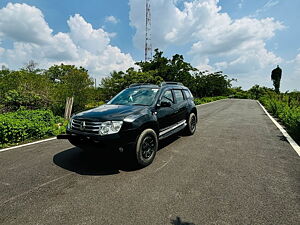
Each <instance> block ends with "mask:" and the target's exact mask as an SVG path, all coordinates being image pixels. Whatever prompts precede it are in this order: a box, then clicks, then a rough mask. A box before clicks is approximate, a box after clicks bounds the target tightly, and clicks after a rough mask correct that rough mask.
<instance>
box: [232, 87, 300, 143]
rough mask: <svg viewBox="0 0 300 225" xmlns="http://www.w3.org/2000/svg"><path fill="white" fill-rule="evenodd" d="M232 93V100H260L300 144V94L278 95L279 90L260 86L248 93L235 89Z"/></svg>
mask: <svg viewBox="0 0 300 225" xmlns="http://www.w3.org/2000/svg"><path fill="white" fill-rule="evenodd" d="M232 92H233V94H232V95H231V96H230V97H231V98H242V99H255V100H259V101H260V102H261V103H262V104H263V105H264V107H265V108H266V109H267V110H268V112H269V113H270V114H271V115H272V116H274V117H275V118H277V119H278V120H279V121H280V122H281V123H282V125H284V126H285V128H286V129H287V131H288V133H289V134H290V135H291V136H292V138H293V139H294V140H295V141H296V142H297V143H298V144H299V143H300V92H296V91H294V92H290V93H288V92H287V93H277V92H278V90H277V91H275V90H274V89H270V88H266V87H260V86H258V85H255V86H253V87H252V88H250V89H249V90H248V91H243V90H242V89H241V88H234V89H232Z"/></svg>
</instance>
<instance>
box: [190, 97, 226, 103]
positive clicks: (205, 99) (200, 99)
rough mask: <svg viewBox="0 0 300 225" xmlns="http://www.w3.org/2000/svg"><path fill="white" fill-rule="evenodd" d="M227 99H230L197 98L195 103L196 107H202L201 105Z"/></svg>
mask: <svg viewBox="0 0 300 225" xmlns="http://www.w3.org/2000/svg"><path fill="white" fill-rule="evenodd" d="M226 98H228V97H226V96H215V97H203V98H195V99H194V102H195V104H196V105H201V104H205V103H208V102H213V101H217V100H221V99H226Z"/></svg>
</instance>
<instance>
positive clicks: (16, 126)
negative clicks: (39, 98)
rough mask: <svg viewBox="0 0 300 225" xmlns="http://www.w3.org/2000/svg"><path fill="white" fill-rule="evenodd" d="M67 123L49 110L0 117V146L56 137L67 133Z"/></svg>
mask: <svg viewBox="0 0 300 225" xmlns="http://www.w3.org/2000/svg"><path fill="white" fill-rule="evenodd" d="M66 123H67V122H66V121H64V119H62V118H61V117H57V116H54V115H53V113H52V112H51V111H49V110H31V111H30V110H19V111H16V112H11V113H5V114H1V115H0V146H2V147H3V146H4V145H6V144H13V143H19V142H23V141H26V140H30V139H40V138H44V137H49V136H54V135H57V134H59V133H62V132H64V131H65V126H66Z"/></svg>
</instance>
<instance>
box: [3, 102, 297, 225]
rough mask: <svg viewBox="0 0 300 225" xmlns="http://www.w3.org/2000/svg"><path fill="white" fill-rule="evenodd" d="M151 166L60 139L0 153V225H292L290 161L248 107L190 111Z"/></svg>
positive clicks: (292, 156) (290, 153) (293, 165)
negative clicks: (187, 128)
mask: <svg viewBox="0 0 300 225" xmlns="http://www.w3.org/2000/svg"><path fill="white" fill-rule="evenodd" d="M198 116H199V124H198V127H197V131H196V133H195V135H194V136H191V137H173V138H171V139H168V140H167V141H164V142H163V143H162V144H161V149H160V150H159V152H158V154H157V156H156V159H155V161H154V163H153V164H152V165H150V166H149V167H147V168H145V169H142V170H134V169H133V168H131V167H130V166H129V165H128V164H126V162H124V161H125V160H124V157H122V156H121V157H117V156H116V155H114V154H95V155H87V154H85V153H82V152H81V151H80V150H79V149H77V148H74V147H72V145H70V144H69V143H68V142H67V141H65V140H54V141H50V142H45V143H41V144H37V145H32V146H28V147H23V148H20V149H15V150H11V151H6V152H1V153H0V224H18V225H19V224H55V225H56V224H64V225H65V224H72V225H73V224H105V225H108V224H120V225H138V224H143V225H145V224H151V225H153V224H173V225H179V224H182V225H183V224H185V225H187V224H221V225H223V224H239V225H240V224H284V225H289V224H300V160H299V157H298V156H297V154H296V152H295V151H294V150H293V149H292V148H291V147H290V145H289V144H288V142H286V141H285V139H284V138H283V137H282V135H281V133H280V132H279V130H278V129H277V128H276V127H275V125H274V124H273V123H272V122H271V121H270V119H269V118H268V117H267V116H266V115H265V114H264V113H263V111H262V109H261V108H260V107H259V105H258V104H257V102H255V101H251V100H224V101H218V102H215V103H212V104H208V105H203V106H200V107H199V113H198Z"/></svg>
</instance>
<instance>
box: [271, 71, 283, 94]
mask: <svg viewBox="0 0 300 225" xmlns="http://www.w3.org/2000/svg"><path fill="white" fill-rule="evenodd" d="M281 74H282V70H281V68H280V67H279V65H277V68H276V69H274V70H272V74H271V80H272V81H273V86H274V88H275V92H276V93H277V94H278V93H280V91H279V88H280V80H281Z"/></svg>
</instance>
